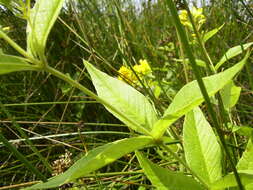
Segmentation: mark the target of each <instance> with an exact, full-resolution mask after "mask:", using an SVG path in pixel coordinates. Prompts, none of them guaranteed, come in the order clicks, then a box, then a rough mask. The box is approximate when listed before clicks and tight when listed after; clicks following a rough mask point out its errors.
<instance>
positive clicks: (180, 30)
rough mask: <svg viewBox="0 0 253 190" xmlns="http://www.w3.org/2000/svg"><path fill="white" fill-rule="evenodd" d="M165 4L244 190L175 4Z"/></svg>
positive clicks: (240, 186) (241, 189)
mask: <svg viewBox="0 0 253 190" xmlns="http://www.w3.org/2000/svg"><path fill="white" fill-rule="evenodd" d="M167 4H168V6H169V9H170V11H171V14H172V17H173V19H174V24H175V26H176V28H177V31H178V33H179V35H180V38H181V41H182V44H183V47H184V49H185V52H186V55H187V56H188V58H189V61H190V64H191V66H192V69H193V73H194V75H195V76H196V79H197V82H198V85H199V87H200V90H201V93H202V95H203V97H204V99H205V102H206V104H207V109H208V112H209V113H210V116H211V118H212V121H213V124H214V127H215V128H216V130H217V132H218V136H219V138H220V141H221V143H222V146H223V148H224V150H225V153H226V155H227V157H228V159H229V162H230V164H231V166H232V169H233V172H234V175H235V178H236V181H237V184H238V187H239V189H240V190H244V187H243V185H242V182H241V179H240V177H239V174H238V172H237V170H236V167H235V163H234V162H233V159H232V158H231V156H230V152H229V149H228V147H227V145H226V142H225V139H224V136H223V135H222V130H221V126H220V125H219V123H218V120H217V117H216V113H215V111H214V110H213V107H212V104H211V101H210V98H209V96H208V93H207V90H206V88H205V85H204V82H203V79H202V78H201V76H200V71H199V68H198V66H197V64H196V61H195V58H194V56H193V54H192V51H191V47H190V45H189V43H188V41H187V38H186V34H185V31H184V29H183V27H182V25H181V23H180V20H179V17H178V14H177V9H176V7H175V4H174V2H173V1H172V0H167Z"/></svg>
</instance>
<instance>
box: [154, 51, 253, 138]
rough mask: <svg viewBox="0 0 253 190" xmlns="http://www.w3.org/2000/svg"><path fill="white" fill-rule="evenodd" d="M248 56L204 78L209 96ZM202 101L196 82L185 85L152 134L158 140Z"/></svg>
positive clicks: (227, 80) (229, 77) (228, 80)
mask: <svg viewBox="0 0 253 190" xmlns="http://www.w3.org/2000/svg"><path fill="white" fill-rule="evenodd" d="M248 57H249V54H247V55H246V56H245V57H244V58H243V60H241V61H240V62H239V63H237V64H236V65H234V66H233V67H231V68H229V69H227V70H225V71H223V72H220V73H218V74H215V75H212V76H208V77H204V78H203V81H204V84H205V87H206V90H207V93H208V95H209V96H213V95H214V94H215V93H216V92H218V91H219V90H220V89H222V88H223V87H224V86H225V85H226V84H227V83H228V82H230V81H231V80H232V78H233V77H234V76H235V75H236V74H237V73H238V72H239V71H240V70H241V69H242V68H243V66H244V64H245V63H246V61H247V59H248ZM203 101H204V98H203V96H202V93H201V91H200V88H199V86H198V83H197V81H196V80H194V81H192V82H190V83H188V84H186V85H185V86H184V87H183V88H181V89H180V90H179V92H178V93H177V94H176V96H175V97H174V99H173V101H172V103H171V104H170V105H169V107H168V109H167V110H166V111H165V113H164V115H163V117H162V119H160V120H159V121H157V122H156V123H155V126H154V128H153V130H152V134H153V136H154V137H155V138H160V137H161V136H162V135H163V133H164V132H165V130H166V129H167V127H169V126H170V125H171V124H172V123H174V122H175V121H176V120H177V119H179V118H180V117H181V116H183V115H184V114H186V113H187V112H189V111H190V110H192V109H193V108H194V107H196V106H198V105H200V104H201V103H202V102H203Z"/></svg>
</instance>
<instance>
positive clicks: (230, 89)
mask: <svg viewBox="0 0 253 190" xmlns="http://www.w3.org/2000/svg"><path fill="white" fill-rule="evenodd" d="M240 94H241V87H238V86H235V84H234V83H233V81H230V82H229V83H228V84H226V85H225V86H224V88H223V89H222V90H221V98H222V101H223V104H224V108H225V109H226V110H229V109H230V108H232V107H234V106H235V105H236V103H237V101H238V100H239V97H240Z"/></svg>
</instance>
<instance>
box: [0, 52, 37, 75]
mask: <svg viewBox="0 0 253 190" xmlns="http://www.w3.org/2000/svg"><path fill="white" fill-rule="evenodd" d="M38 69H39V68H38V67H37V66H35V65H31V64H29V63H27V62H26V61H25V59H23V58H21V57H16V56H11V55H5V54H0V75H3V74H7V73H11V72H15V71H28V70H38Z"/></svg>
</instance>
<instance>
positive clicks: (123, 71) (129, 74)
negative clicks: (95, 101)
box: [118, 59, 152, 85]
mask: <svg viewBox="0 0 253 190" xmlns="http://www.w3.org/2000/svg"><path fill="white" fill-rule="evenodd" d="M139 63H140V64H139V65H138V64H136V65H134V67H133V70H134V72H135V73H136V74H137V75H138V77H139V78H140V79H142V77H143V76H145V75H148V74H149V73H151V72H152V70H151V68H150V66H149V64H148V62H147V60H145V59H144V60H142V59H141V60H139ZM118 72H119V76H118V79H119V80H125V81H127V82H128V83H131V84H133V85H138V84H139V83H138V78H137V77H136V74H135V73H134V72H133V71H132V70H131V69H129V68H127V67H125V66H121V67H120V69H119V70H118Z"/></svg>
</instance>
